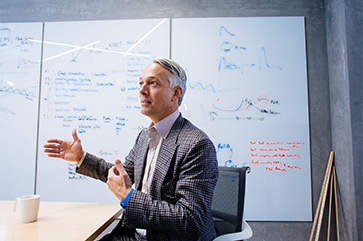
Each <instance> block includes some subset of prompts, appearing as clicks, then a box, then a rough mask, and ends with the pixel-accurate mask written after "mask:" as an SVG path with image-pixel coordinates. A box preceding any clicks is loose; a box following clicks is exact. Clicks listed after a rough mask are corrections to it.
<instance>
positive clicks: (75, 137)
mask: <svg viewBox="0 0 363 241" xmlns="http://www.w3.org/2000/svg"><path fill="white" fill-rule="evenodd" d="M72 136H73V140H74V141H80V140H81V139H79V137H78V135H77V129H73V130H72Z"/></svg>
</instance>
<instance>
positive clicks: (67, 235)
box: [0, 201, 121, 241]
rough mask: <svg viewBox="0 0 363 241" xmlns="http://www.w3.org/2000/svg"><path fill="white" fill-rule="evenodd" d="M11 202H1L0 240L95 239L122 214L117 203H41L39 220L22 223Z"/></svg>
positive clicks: (75, 240) (77, 240)
mask: <svg viewBox="0 0 363 241" xmlns="http://www.w3.org/2000/svg"><path fill="white" fill-rule="evenodd" d="M13 207H14V201H0V241H2V240H6V241H23V240H24V241H33V240H34V241H43V240H44V241H49V240H52V241H57V240H62V241H64V240H67V241H73V240H74V241H80V240H94V239H95V238H96V237H97V236H98V235H99V234H101V233H102V231H103V230H104V229H105V228H107V226H108V225H110V224H111V223H112V222H113V221H114V220H116V219H117V218H118V217H119V216H120V215H121V210H120V205H119V204H118V203H114V204H110V203H76V202H43V201H41V202H40V207H39V214H38V220H37V221H35V222H31V223H21V222H20V221H19V217H18V216H15V215H14V214H13Z"/></svg>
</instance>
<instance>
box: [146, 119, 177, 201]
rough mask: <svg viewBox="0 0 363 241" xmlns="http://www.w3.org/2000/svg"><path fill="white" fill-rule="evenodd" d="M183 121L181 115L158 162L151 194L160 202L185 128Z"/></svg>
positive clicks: (161, 151) (165, 141)
mask: <svg viewBox="0 0 363 241" xmlns="http://www.w3.org/2000/svg"><path fill="white" fill-rule="evenodd" d="M183 120H184V119H183V117H182V116H181V115H179V117H178V118H177V120H176V121H175V123H174V125H173V127H172V128H171V130H170V132H169V134H168V136H167V137H166V138H165V140H164V142H163V144H162V146H161V148H160V152H159V156H158V159H157V161H156V166H155V171H154V176H153V179H152V182H151V187H150V192H151V193H152V194H153V195H154V196H155V197H156V198H157V199H159V200H160V199H161V185H162V184H163V182H164V179H165V176H166V174H167V173H168V170H169V167H170V163H171V161H172V159H173V156H174V153H175V150H176V149H177V147H178V143H177V141H178V136H179V133H180V131H181V129H182V126H183Z"/></svg>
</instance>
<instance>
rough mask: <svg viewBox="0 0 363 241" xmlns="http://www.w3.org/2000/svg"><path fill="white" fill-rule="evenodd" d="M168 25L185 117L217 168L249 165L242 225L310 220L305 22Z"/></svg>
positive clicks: (216, 21)
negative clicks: (183, 73) (209, 144)
mask: <svg viewBox="0 0 363 241" xmlns="http://www.w3.org/2000/svg"><path fill="white" fill-rule="evenodd" d="M172 25H173V35H172V43H173V49H172V57H173V59H174V60H176V61H178V62H179V63H180V64H181V65H182V66H183V67H184V68H185V69H186V70H187V74H188V81H189V83H188V90H187V92H186V94H185V98H184V103H183V105H182V106H181V111H182V113H183V115H184V116H186V117H187V118H189V119H191V120H192V122H193V123H195V124H196V125H197V126H199V127H201V128H202V129H203V130H205V132H206V133H207V134H208V135H209V136H210V137H211V138H212V140H213V142H214V144H215V147H216V150H217V159H218V163H219V165H221V166H244V165H248V166H250V167H252V172H251V173H250V174H249V175H248V178H247V185H248V187H247V188H248V191H249V190H251V191H250V193H248V194H247V196H246V198H247V200H246V209H245V210H246V214H245V216H246V219H247V220H304V221H308V220H311V199H310V197H311V190H310V168H309V167H310V154H309V144H308V143H309V131H308V130H309V125H308V109H307V107H308V104H307V78H306V64H305V61H306V60H305V40H304V39H305V36H304V19H303V18H301V17H300V18H299V17H288V18H228V19H224V18H223V19H222V18H221V19H218V18H215V19H176V20H173V24H172ZM201 30H203V31H201ZM201 32H202V34H201ZM185 35H188V36H190V37H188V38H187V39H186V38H183V36H185ZM291 142H300V143H304V145H299V146H298V148H296V147H294V148H292V147H291V146H290V144H289V143H291ZM254 143H255V144H254ZM266 143H267V144H266ZM291 185H297V186H299V190H300V191H299V193H296V191H294V189H291V188H289V187H290V186H291ZM280 190H284V191H283V192H282V191H280ZM276 193H278V195H279V196H277V194H276ZM280 197H282V198H280ZM272 205H273V206H272ZM294 205H297V206H298V208H296V206H294ZM295 210H300V211H298V212H296V211H295Z"/></svg>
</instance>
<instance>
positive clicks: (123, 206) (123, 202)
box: [120, 189, 135, 209]
mask: <svg viewBox="0 0 363 241" xmlns="http://www.w3.org/2000/svg"><path fill="white" fill-rule="evenodd" d="M134 191H135V190H134V189H131V191H130V192H129V193H128V194H127V196H126V198H125V199H124V200H122V202H120V205H121V207H122V208H123V209H126V207H127V203H128V202H129V199H130V197H131V194H132V193H133V192H134Z"/></svg>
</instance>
